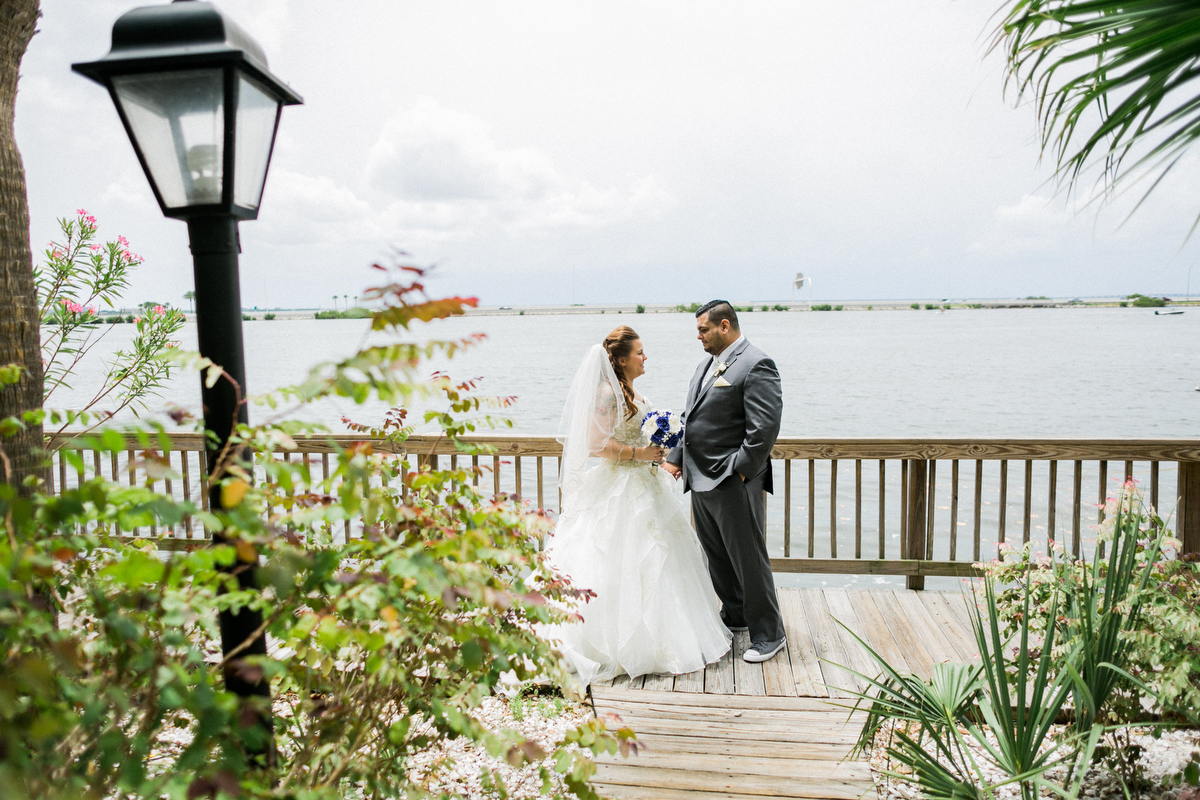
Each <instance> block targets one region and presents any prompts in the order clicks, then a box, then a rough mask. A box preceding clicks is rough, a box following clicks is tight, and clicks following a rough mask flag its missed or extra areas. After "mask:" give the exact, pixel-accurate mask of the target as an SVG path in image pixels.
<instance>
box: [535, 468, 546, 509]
mask: <svg viewBox="0 0 1200 800" xmlns="http://www.w3.org/2000/svg"><path fill="white" fill-rule="evenodd" d="M542 483H543V475H542V457H541V456H538V457H537V504H538V508H545V507H546V501H545V500H544V499H543V498H542Z"/></svg>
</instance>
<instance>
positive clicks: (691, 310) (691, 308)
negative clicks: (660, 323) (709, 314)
mask: <svg viewBox="0 0 1200 800" xmlns="http://www.w3.org/2000/svg"><path fill="white" fill-rule="evenodd" d="M675 310H676V311H678V312H679V313H681V314H682V313H688V314H695V313H696V312H697V311H699V310H700V304H699V303H692V304H691V305H686V306H685V305H682V304H681V305H677V306H675Z"/></svg>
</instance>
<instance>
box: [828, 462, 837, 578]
mask: <svg viewBox="0 0 1200 800" xmlns="http://www.w3.org/2000/svg"><path fill="white" fill-rule="evenodd" d="M837 468H838V462H837V459H836V458H831V459H829V557H830V558H837V475H838V470H837Z"/></svg>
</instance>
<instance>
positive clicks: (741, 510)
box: [692, 475, 783, 641]
mask: <svg viewBox="0 0 1200 800" xmlns="http://www.w3.org/2000/svg"><path fill="white" fill-rule="evenodd" d="M692 517H693V521H694V522H695V525H696V534H697V535H698V536H699V538H700V545H701V546H702V547H703V548H704V553H705V555H707V556H708V574H709V575H710V576H711V577H712V583H713V588H714V589H715V590H716V592H717V597H719V598H720V599H721V604H722V605H723V606H724V617H725V619H726V621H727V622H728V623H729V624H731V625H732V624H738V623H740V622H741V621H742V620H745V624H746V626H747V627H749V628H750V640H751V641H763V640H770V641H773V640H776V639H782V638H783V617H782V616H781V615H780V613H779V600H778V598H777V597H776V596H775V580H774V578H772V576H771V560H770V557H769V556H768V555H767V543H766V539H765V537H764V535H763V527H764V525H765V523H766V518H767V509H766V504H765V503H764V501H763V478H762V476H761V475H760V476H759V477H757V478H752V479H750V480H748V481H746V482H745V483H743V482H742V479H741V478H739V477H738V476H737V475H732V476H730V477H728V478H726V479H725V480H724V481H722V482H721V483H720V484H718V485H717V487H716V488H715V489H713V490H712V491H708V492H696V491H693V492H692Z"/></svg>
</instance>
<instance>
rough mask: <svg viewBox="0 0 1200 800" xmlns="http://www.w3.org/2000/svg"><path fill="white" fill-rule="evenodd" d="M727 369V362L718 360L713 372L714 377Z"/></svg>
mask: <svg viewBox="0 0 1200 800" xmlns="http://www.w3.org/2000/svg"><path fill="white" fill-rule="evenodd" d="M727 369H729V364H728V362H725V361H718V362H717V371H716V372H714V373H713V377H714V378H715V377H717V376H718V375H720V374H721V373H722V372H724V371H725V370H727Z"/></svg>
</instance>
